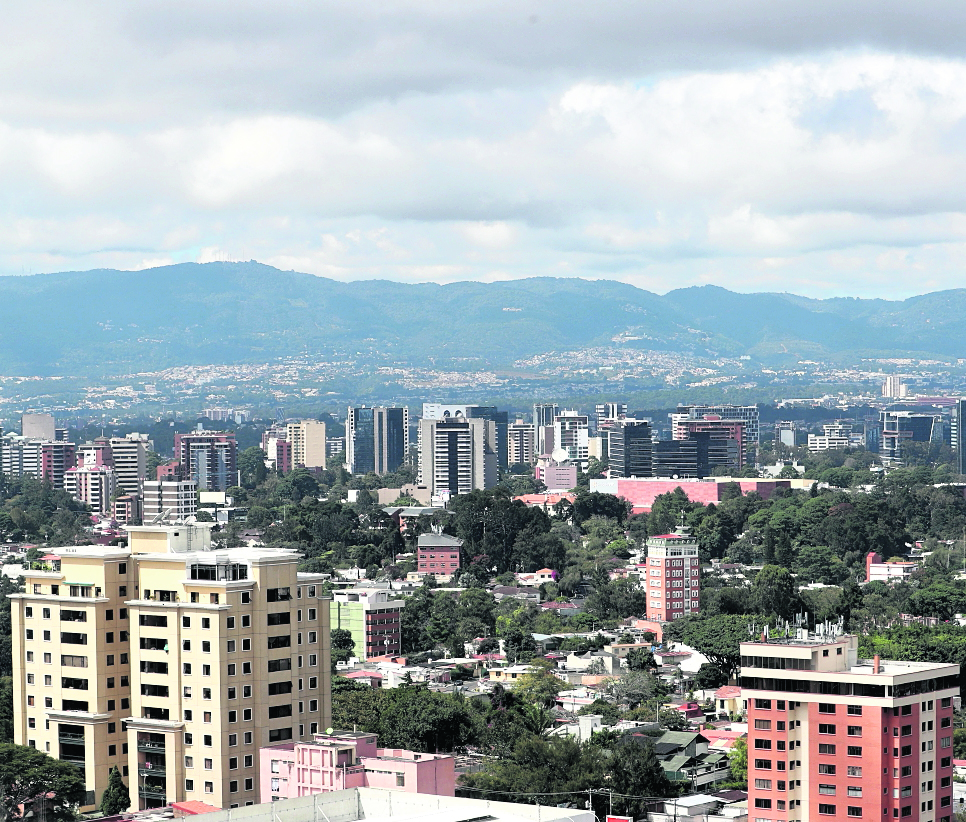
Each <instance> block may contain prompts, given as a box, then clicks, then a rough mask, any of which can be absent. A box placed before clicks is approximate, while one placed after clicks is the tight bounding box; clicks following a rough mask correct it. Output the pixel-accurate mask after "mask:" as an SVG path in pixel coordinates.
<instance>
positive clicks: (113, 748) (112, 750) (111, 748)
mask: <svg viewBox="0 0 966 822" xmlns="http://www.w3.org/2000/svg"><path fill="white" fill-rule="evenodd" d="M107 755H108V756H117V745H108V746H107Z"/></svg>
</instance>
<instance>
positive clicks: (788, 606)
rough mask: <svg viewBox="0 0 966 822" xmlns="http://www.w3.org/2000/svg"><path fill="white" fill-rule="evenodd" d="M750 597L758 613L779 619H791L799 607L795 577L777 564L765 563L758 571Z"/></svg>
mask: <svg viewBox="0 0 966 822" xmlns="http://www.w3.org/2000/svg"><path fill="white" fill-rule="evenodd" d="M751 598H752V602H754V603H755V607H756V609H757V610H758V612H759V613H762V614H765V615H767V616H776V617H778V618H779V619H791V618H792V616H793V615H794V614H795V613H796V611H798V609H799V607H800V606H799V597H798V588H797V586H796V585H795V577H793V576H792V574H791V571H789V570H788V569H787V568H782V567H781V566H779V565H766V566H765V567H764V568H762V569H761V570H760V571H759V572H758V574H757V576H756V577H755V582H754V584H753V585H752V588H751Z"/></svg>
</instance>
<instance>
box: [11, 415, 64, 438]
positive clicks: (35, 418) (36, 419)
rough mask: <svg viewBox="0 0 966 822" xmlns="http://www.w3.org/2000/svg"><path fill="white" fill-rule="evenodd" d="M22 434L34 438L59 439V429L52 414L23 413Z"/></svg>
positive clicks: (21, 419) (21, 421)
mask: <svg viewBox="0 0 966 822" xmlns="http://www.w3.org/2000/svg"><path fill="white" fill-rule="evenodd" d="M20 434H21V435H22V436H24V437H27V438H28V439H32V440H48V441H50V442H54V441H55V440H56V439H57V429H56V427H55V423H54V417H53V415H52V414H21V415H20Z"/></svg>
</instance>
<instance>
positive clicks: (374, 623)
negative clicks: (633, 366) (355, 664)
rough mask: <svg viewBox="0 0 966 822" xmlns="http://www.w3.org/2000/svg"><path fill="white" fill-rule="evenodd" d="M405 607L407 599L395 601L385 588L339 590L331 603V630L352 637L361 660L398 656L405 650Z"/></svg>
mask: <svg viewBox="0 0 966 822" xmlns="http://www.w3.org/2000/svg"><path fill="white" fill-rule="evenodd" d="M405 605H406V603H405V601H404V600H401V599H393V597H392V592H390V591H386V590H384V589H382V588H379V589H371V588H370V589H360V588H353V589H351V590H348V591H335V592H334V593H333V595H332V601H331V602H330V603H329V623H330V627H331V629H332V630H335V629H337V628H341V629H342V630H344V631H348V632H349V633H351V634H352V639H353V641H354V642H355V647H354V648H353V649H352V653H353V655H354V656H356V657H358V658H359V659H369V658H370V657H373V656H383V655H385V654H398V653H399V652H400V651H402V609H403V608H404V607H405Z"/></svg>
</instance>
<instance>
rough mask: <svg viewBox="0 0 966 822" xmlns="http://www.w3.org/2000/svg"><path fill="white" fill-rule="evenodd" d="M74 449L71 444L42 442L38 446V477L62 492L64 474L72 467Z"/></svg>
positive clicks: (74, 454) (74, 459)
mask: <svg viewBox="0 0 966 822" xmlns="http://www.w3.org/2000/svg"><path fill="white" fill-rule="evenodd" d="M75 462H76V449H75V446H74V443H72V442H62V441H61V442H44V443H41V446H40V476H41V477H42V478H43V479H45V480H49V481H50V484H51V485H52V486H53V487H54V488H56V489H58V490H60V491H62V490H64V474H65V473H66V472H67V471H68V470H69V469H71V468H73V467H74V463H75Z"/></svg>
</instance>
